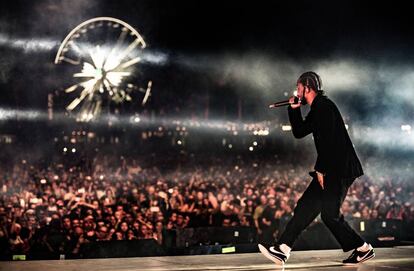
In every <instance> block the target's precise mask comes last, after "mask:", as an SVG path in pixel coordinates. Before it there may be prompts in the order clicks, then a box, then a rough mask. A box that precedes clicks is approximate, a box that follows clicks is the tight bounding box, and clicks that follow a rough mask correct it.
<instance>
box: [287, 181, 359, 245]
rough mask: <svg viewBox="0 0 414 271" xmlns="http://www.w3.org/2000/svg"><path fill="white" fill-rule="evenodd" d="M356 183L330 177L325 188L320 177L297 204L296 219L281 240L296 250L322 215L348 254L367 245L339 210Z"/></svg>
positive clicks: (312, 183) (290, 222) (294, 218)
mask: <svg viewBox="0 0 414 271" xmlns="http://www.w3.org/2000/svg"><path fill="white" fill-rule="evenodd" d="M352 181H353V180H352V179H334V178H333V177H330V176H329V175H327V176H326V178H325V180H324V189H322V188H321V186H320V184H319V182H318V180H317V178H316V176H315V177H314V178H313V179H312V182H311V183H310V184H309V186H308V188H307V189H306V191H305V192H304V193H303V195H302V197H301V198H300V199H299V201H298V203H297V204H296V207H295V210H294V215H293V217H292V219H291V220H290V221H289V223H288V224H287V225H286V229H285V231H284V232H283V234H282V236H281V237H280V239H279V243H280V244H286V245H288V246H289V247H292V246H293V244H294V242H295V240H296V238H297V237H298V236H299V234H300V233H301V232H302V231H303V230H304V229H305V228H306V227H307V226H308V225H309V224H310V223H311V222H312V221H313V220H314V219H315V218H316V216H318V215H319V213H320V214H321V218H322V221H323V222H324V223H325V225H326V226H327V227H328V229H329V230H330V231H331V232H332V234H333V235H334V236H335V238H336V240H337V241H338V243H339V244H340V245H341V247H342V249H343V250H344V251H350V250H352V249H355V248H357V247H360V246H362V245H363V244H364V240H363V239H362V238H361V237H360V236H359V235H358V234H357V233H356V232H355V231H354V230H353V229H352V228H351V227H350V226H349V225H348V223H347V222H346V221H345V220H344V217H343V215H342V214H341V213H340V211H339V209H340V207H341V205H342V202H343V200H344V199H345V196H346V193H347V191H348V188H349V185H350V184H351V183H352Z"/></svg>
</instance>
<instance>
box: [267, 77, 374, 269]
mask: <svg viewBox="0 0 414 271" xmlns="http://www.w3.org/2000/svg"><path fill="white" fill-rule="evenodd" d="M297 96H298V98H299V100H300V103H295V97H292V98H291V99H290V100H289V102H290V105H289V107H288V113H289V120H290V123H291V126H292V132H293V135H294V136H295V137H296V138H302V137H305V136H307V135H308V134H310V133H312V134H313V138H314V141H315V146H316V151H317V154H318V156H317V159H316V164H315V167H314V170H315V171H313V172H310V175H311V176H312V177H313V179H312V181H311V183H310V184H309V186H308V188H307V189H306V191H305V192H304V193H303V195H302V197H301V198H300V199H299V201H298V202H297V205H296V207H295V210H294V216H293V217H292V218H291V220H290V221H289V223H288V224H287V226H286V229H285V231H284V232H283V233H282V235H281V237H280V239H279V240H278V242H277V243H276V244H275V245H274V246H271V247H269V248H266V247H264V246H262V245H259V249H260V251H261V252H262V253H263V255H264V256H266V257H267V258H269V259H270V260H272V261H274V262H275V263H276V264H283V263H285V262H286V260H287V259H288V258H289V255H290V251H291V248H292V247H293V244H294V242H295V240H296V239H297V237H298V236H299V235H300V233H301V232H302V231H303V230H304V229H305V228H306V227H307V226H308V225H309V224H310V223H311V222H312V221H313V220H314V219H315V218H316V216H318V215H319V214H321V218H322V221H323V222H324V223H325V225H326V226H327V227H328V228H329V230H330V231H331V232H332V234H333V235H334V236H335V238H336V240H338V242H339V244H340V245H341V247H342V249H343V251H344V252H347V251H350V250H353V252H352V254H351V255H350V256H349V257H348V258H347V259H345V260H343V263H344V264H357V263H360V262H363V261H366V260H369V259H371V258H373V257H374V256H375V253H374V249H373V248H372V246H371V245H370V244H367V243H366V242H365V241H364V240H363V239H362V238H361V236H359V235H358V234H357V233H356V232H355V231H354V230H353V229H352V228H351V227H350V226H349V225H348V223H347V222H346V221H345V220H344V217H343V215H342V214H341V213H340V207H341V205H342V202H343V201H344V199H345V196H346V194H347V191H348V188H349V186H350V185H351V184H352V183H353V181H354V180H355V178H357V177H359V176H361V175H363V170H362V167H361V163H360V162H359V160H358V157H357V155H356V153H355V150H354V148H353V146H352V142H351V140H350V138H349V135H348V132H347V130H346V128H345V124H344V122H343V120H342V117H341V114H340V113H339V110H338V108H337V107H336V105H335V104H334V103H333V102H332V101H331V100H330V99H328V98H327V97H326V96H325V95H324V91H323V90H322V81H321V79H320V77H319V75H317V74H316V73H315V72H306V73H304V74H302V75H301V76H300V77H299V79H298V80H297ZM305 104H309V106H310V111H309V113H308V115H307V116H306V118H305V119H303V118H302V114H301V110H300V107H301V106H302V105H305Z"/></svg>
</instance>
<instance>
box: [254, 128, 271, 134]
mask: <svg viewBox="0 0 414 271" xmlns="http://www.w3.org/2000/svg"><path fill="white" fill-rule="evenodd" d="M253 134H254V135H258V136H267V135H269V128H265V129H260V130H254V131H253Z"/></svg>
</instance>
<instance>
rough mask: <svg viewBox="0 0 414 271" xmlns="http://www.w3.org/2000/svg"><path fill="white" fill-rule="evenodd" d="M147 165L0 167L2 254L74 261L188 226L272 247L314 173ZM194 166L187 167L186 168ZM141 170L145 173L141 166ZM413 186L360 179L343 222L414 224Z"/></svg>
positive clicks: (100, 161)
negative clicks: (254, 236)
mask: <svg viewBox="0 0 414 271" xmlns="http://www.w3.org/2000/svg"><path fill="white" fill-rule="evenodd" d="M145 159H146V158H142V159H139V158H136V159H132V158H123V157H119V156H114V155H113V156H110V155H107V156H97V157H96V158H95V159H94V160H93V161H91V163H90V166H89V167H90V168H89V170H86V169H85V168H83V167H76V166H72V167H67V166H65V165H64V164H63V163H51V164H50V165H49V166H48V167H40V166H38V165H36V164H34V163H31V162H29V161H25V160H23V161H19V162H16V163H13V166H12V167H7V168H4V167H0V173H1V175H0V176H1V178H0V189H1V191H0V251H5V252H6V253H9V254H10V253H13V254H16V253H22V254H26V253H30V252H32V251H46V252H50V253H61V254H73V255H76V254H78V253H79V252H80V249H81V247H82V244H85V243H88V242H95V241H98V242H99V241H106V240H134V239H155V240H156V241H157V242H158V243H159V244H161V245H165V236H166V232H168V231H171V230H175V229H181V228H186V227H203V226H218V227H231V226H246V227H255V228H256V229H257V233H258V238H259V239H262V240H269V239H272V238H275V237H276V238H277V236H278V232H280V230H281V229H282V228H283V227H284V226H285V225H286V222H287V221H288V220H289V218H290V217H291V216H292V212H293V210H294V207H295V203H296V202H297V200H298V199H299V197H300V196H301V194H302V192H303V191H304V190H305V189H306V186H307V185H308V183H309V181H310V178H311V177H310V176H309V175H308V170H309V169H310V168H311V166H310V165H309V166H305V165H302V166H298V165H296V164H295V165H293V164H289V163H282V162H281V161H279V160H278V159H277V158H273V159H266V160H253V159H244V158H241V159H230V160H229V159H225V158H217V157H214V158H211V159H209V160H208V161H204V162H197V161H196V160H195V159H193V158H192V157H187V160H188V161H186V162H185V163H180V162H176V163H171V164H170V165H169V167H168V168H166V167H165V166H163V163H162V162H160V161H161V160H160V161H159V162H158V165H157V163H155V164H152V165H149V164H148V163H145V162H144V161H145ZM189 161H192V162H189ZM144 165H145V166H144ZM413 192H414V185H413V183H412V182H411V181H410V180H407V179H404V178H395V177H394V178H393V177H392V176H391V177H390V176H380V177H378V176H375V178H373V177H372V176H367V175H365V176H363V177H361V178H359V179H357V180H356V181H355V182H354V184H353V185H352V187H351V188H350V190H349V193H348V196H347V198H346V200H345V202H344V204H343V206H342V213H343V214H344V216H345V217H346V218H347V219H350V218H363V219H376V218H382V219H385V218H387V219H400V220H413V218H414V208H413V203H414V202H413V199H414V197H413Z"/></svg>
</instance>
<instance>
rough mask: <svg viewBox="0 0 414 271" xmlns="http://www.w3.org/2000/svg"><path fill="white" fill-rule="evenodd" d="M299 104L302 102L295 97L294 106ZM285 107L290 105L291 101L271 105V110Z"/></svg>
mask: <svg viewBox="0 0 414 271" xmlns="http://www.w3.org/2000/svg"><path fill="white" fill-rule="evenodd" d="M299 102H300V101H299V98H298V97H295V100H294V104H297V103H299ZM285 105H290V102H289V100H286V101H281V102H276V103H272V104H270V105H269V108H276V107H281V106H285Z"/></svg>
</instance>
